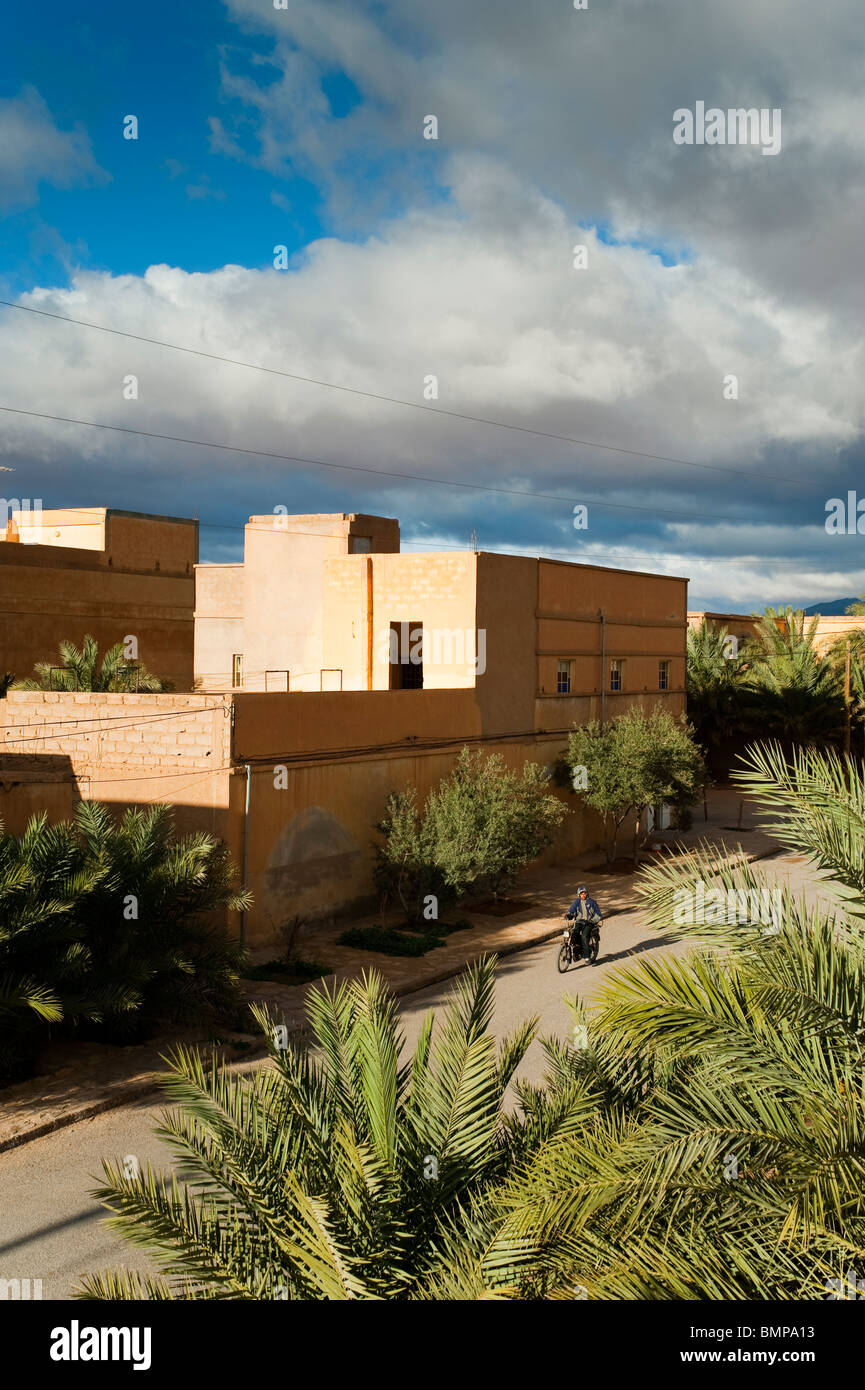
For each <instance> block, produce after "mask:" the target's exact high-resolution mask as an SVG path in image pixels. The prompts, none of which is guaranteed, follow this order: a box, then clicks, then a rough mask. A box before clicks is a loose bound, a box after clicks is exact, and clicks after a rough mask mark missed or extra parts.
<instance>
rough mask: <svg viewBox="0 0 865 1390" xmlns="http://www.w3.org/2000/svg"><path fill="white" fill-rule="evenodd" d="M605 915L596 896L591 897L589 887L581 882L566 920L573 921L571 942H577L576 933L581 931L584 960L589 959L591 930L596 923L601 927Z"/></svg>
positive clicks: (581, 948)
mask: <svg viewBox="0 0 865 1390" xmlns="http://www.w3.org/2000/svg"><path fill="white" fill-rule="evenodd" d="M603 920H604V919H603V916H602V915H601V909H600V907H599V906H598V904H597V902H596V901H595V899H594V898H590V897H589V892H588V889H587V888H586V885H585V884H584V883H581V884H580V886H579V888H578V889H577V896H576V897H575V898H574V901H573V902H572V903H571V905H570V907H569V908H568V910H567V912H566V913H565V921H566V922H573V927H572V928H571V942H572V944H573V945H575V944H576V933H577V929H578V928H579V932H580V955H581V957H582V958H583V960H588V959H589V932H590V931H591V929H592V927H593V926H594V925H597V926H599V927H600V925H601V923H602V921H603Z"/></svg>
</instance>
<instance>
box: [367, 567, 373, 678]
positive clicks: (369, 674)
mask: <svg viewBox="0 0 865 1390" xmlns="http://www.w3.org/2000/svg"><path fill="white" fill-rule="evenodd" d="M366 688H367V690H372V556H371V555H367V557H366Z"/></svg>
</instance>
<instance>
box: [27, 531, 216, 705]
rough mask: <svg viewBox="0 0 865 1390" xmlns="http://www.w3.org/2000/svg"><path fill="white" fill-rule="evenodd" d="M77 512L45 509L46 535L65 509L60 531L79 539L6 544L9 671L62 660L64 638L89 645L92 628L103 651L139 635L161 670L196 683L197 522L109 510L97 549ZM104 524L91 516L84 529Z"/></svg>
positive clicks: (152, 665) (149, 662) (142, 652)
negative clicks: (88, 542) (102, 544)
mask: <svg viewBox="0 0 865 1390" xmlns="http://www.w3.org/2000/svg"><path fill="white" fill-rule="evenodd" d="M69 515H70V514H69V513H68V512H50V513H49V512H43V513H42V519H43V534H47V533H48V532H49V530H51V529H52V527H51V526H49V524H48V522H49V520H52V519H53V521H54V522H57V523H58V525H54V526H53V530H57V529H60V527H59V523H60V519H61V518H62V517H66V518H67V526H68V532H67V533H65V535H64V534H63V533H62V534H61V539H64V538H65V537H66V536H68V538H69V539H74V541H75V544H74V545H63V544H60V543H59V542H57V543H53V542H52V543H50V544H40V545H29V544H22V543H20V542H18V543H15V542H12V541H2V542H0V609H2V610H3V615H4V620H3V625H2V628H0V673H2V672H3V671H13V672H14V673H15V675H16V676H17V677H18V678H19V679H25V678H27V677H29V676H30V675H31V674H32V671H33V667H34V665H35V663H36V662H37V661H48V662H59V659H60V658H59V655H58V647H59V644H60V642H61V641H63V640H64V639H66V640H68V641H71V642H73V643H74V644H75V645H76V646H77V647H80V646H81V644H82V642H83V640H84V637H85V636H86V635H87V634H88V633H89V634H90V635H92V636H93V637H95V638H96V641H97V642H98V644H99V647H100V650H102V651H104V650H105V649H106V648H107V647H110V646H112V645H113V644H114V643H115V642H119V641H122V640H123V639H124V638H125V637H128V636H134V637H135V638H136V639H137V641H138V656H139V659H140V660H141V661H142V662H143V663H144V665H145V666H146V667H147V668H148V669H149V670H150V671H152V672H153V674H154V675H157V676H159V677H161V678H162V679H163V680H169V681H171V682H172V684H173V685H174V686H175V687H176V688H177V689H178V690H189V689H190V688H191V686H192V670H193V665H192V660H193V628H194V624H193V590H194V579H193V570H194V566H195V561H196V559H197V554H198V527H197V523H196V522H194V521H171V520H167V519H165V518H146V517H137V516H127V515H125V514H119V513H113V512H109V513H108V514H107V519H106V520H105V522H104V529H105V537H106V548H105V549H90V548H89V547H85V546H83V545H82V544H81V539H82V534H83V533H82V532H78V531H77V530H75V529H74V528H77V527H78V525H79V523H78V522H77V521H74V520H73V521H71V522H70V521H69ZM101 527H102V523H101V522H100V523H98V524H96V523H92V524H91V522H90V518H89V516H88V522H87V525H85V526H84V527H83V530H84V532H87V533H88V534H89V535H90V538H91V539H93V540H98V539H99V538H100V535H101ZM55 539H56V538H55ZM157 565H158V569H157Z"/></svg>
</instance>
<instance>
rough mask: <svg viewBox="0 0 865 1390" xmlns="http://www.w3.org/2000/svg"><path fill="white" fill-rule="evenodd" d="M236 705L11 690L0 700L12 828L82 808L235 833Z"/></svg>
mask: <svg viewBox="0 0 865 1390" xmlns="http://www.w3.org/2000/svg"><path fill="white" fill-rule="evenodd" d="M230 714H231V700H230V698H224V697H222V696H219V695H213V696H206V695H192V694H167V695H105V694H83V693H82V694H60V693H54V692H50V693H48V692H30V691H11V692H10V693H9V694H8V695H7V697H6V699H5V700H3V701H0V784H2V803H0V810H2V814H3V818H4V821H5V823H6V828H7V829H8V830H10V831H15V830H17V829H18V828H20V823H21V822H22V820H24V821H26V819H27V816H28V815H30V814H33V812H34V811H38V810H42V809H44V810H46V811H47V812H48V814H49V816H51V817H52V819H53V818H55V817H56V816H58V815H68V814H69V813H70V811H71V809H72V808H73V806H74V804H75V802H76V801H78V800H81V799H84V800H96V801H105V802H107V803H109V804H114V805H119V806H128V805H147V804H152V803H154V802H168V803H170V804H172V805H174V806H176V807H177V825H178V828H179V829H181V830H187V829H190V828H193V827H195V828H198V829H203V830H210V831H211V832H212V833H214V834H219V835H222V836H226V834H227V808H228V777H229V773H228V765H229V761H230V756H231V719H230Z"/></svg>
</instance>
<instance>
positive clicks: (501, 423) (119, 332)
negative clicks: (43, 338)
mask: <svg viewBox="0 0 865 1390" xmlns="http://www.w3.org/2000/svg"><path fill="white" fill-rule="evenodd" d="M0 305H2V307H3V308H6V309H17V310H19V311H20V312H21V313H25V314H36V315H38V316H39V317H40V318H46V319H57V320H58V321H59V322H60V323H71V324H75V325H77V326H78V327H79V328H90V329H93V330H95V331H96V332H98V333H110V334H111V335H112V336H114V337H118V338H129V339H131V340H132V341H133V342H137V343H149V344H150V345H151V346H153V347H163V348H169V349H170V350H171V351H172V352H184V353H187V354H189V355H190V356H193V357H204V358H206V359H207V360H208V361H210V362H223V363H225V364H226V365H227V366H230V367H244V368H246V369H247V370H249V371H254V372H265V373H266V374H267V375H268V376H280V377H285V378H286V379H288V380H289V381H301V382H304V383H305V384H306V385H308V386H321V387H325V388H326V389H327V390H329V391H343V392H346V393H347V394H348V395H352V396H363V397H365V398H366V399H367V400H372V401H383V402H385V403H386V404H388V405H399V406H403V407H406V408H408V409H409V410H423V411H425V412H426V413H428V414H430V415H444V416H447V417H449V418H450V419H454V420H468V421H470V422H471V423H472V424H476V425H491V426H493V427H494V428H495V429H502V430H514V431H515V432H516V433H518V434H530V435H535V436H537V437H538V438H540V439H555V440H558V441H559V442H561V443H563V444H579V445H580V446H581V447H582V448H585V449H604V450H606V451H607V452H609V453H613V454H627V455H628V456H630V457H631V458H642V459H649V460H651V461H654V462H656V463H673V464H677V465H679V466H680V467H682V468H700V469H705V470H706V471H707V472H712V473H735V474H736V475H737V476H739V477H742V478H750V479H751V481H752V482H754V481H759V478H756V477H755V475H754V474H753V473H749V472H748V470H747V469H745V468H730V467H726V466H724V465H722V464H715V463H696V462H694V461H693V460H692V459H679V458H671V457H669V456H668V455H666V454H649V453H646V452H645V451H644V450H642V449H623V448H620V447H619V446H618V445H616V444H601V443H598V442H597V441H596V440H591V439H576V438H574V437H573V436H572V435H568V434H554V433H552V431H550V430H539V429H533V428H531V427H530V426H528V425H514V424H510V423H508V422H507V421H506V420H493V419H490V418H488V417H486V416H483V415H468V414H466V413H464V412H462V411H459V410H445V409H443V408H442V407H440V406H434V405H424V404H423V403H422V402H420V401H406V400H403V399H402V398H400V397H398V396H386V395H383V394H381V393H380V392H377V391H364V390H361V389H360V387H357V386H342V385H339V384H338V383H337V382H334V381H322V380H320V379H318V378H317V377H310V376H302V375H301V374H300V373H299V372H287V371H284V370H283V369H281V368H279V367H265V366H263V365H262V364H261V363H258V362H244V361H242V360H241V359H240V358H236V357H223V356H221V355H220V354H219V353H215V352H205V351H204V350H203V349H202V348H193V347H185V346H183V345H181V344H179V343H169V342H166V341H165V340H164V339H162V338H148V337H145V336H144V335H143V334H140V333H128V332H125V331H124V330H123V329H120V328H109V327H108V326H107V325H105V324H102V323H90V322H89V321H88V320H86V319H75V318H71V317H70V316H69V315H67V314H54V313H51V312H50V311H49V310H48V309H35V308H33V307H32V305H29V304H15V303H14V302H13V301H12V300H10V299H0ZM761 476H762V477H764V478H770V479H772V480H773V481H775V482H781V483H793V484H796V485H798V486H810V479H808V478H788V477H784V476H783V475H781V474H779V473H763V474H762V475H761Z"/></svg>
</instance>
